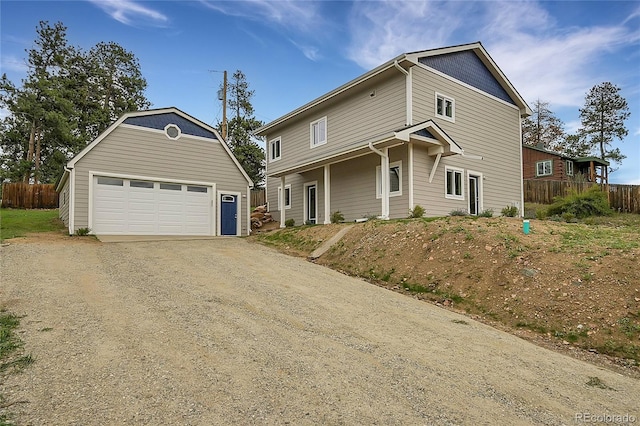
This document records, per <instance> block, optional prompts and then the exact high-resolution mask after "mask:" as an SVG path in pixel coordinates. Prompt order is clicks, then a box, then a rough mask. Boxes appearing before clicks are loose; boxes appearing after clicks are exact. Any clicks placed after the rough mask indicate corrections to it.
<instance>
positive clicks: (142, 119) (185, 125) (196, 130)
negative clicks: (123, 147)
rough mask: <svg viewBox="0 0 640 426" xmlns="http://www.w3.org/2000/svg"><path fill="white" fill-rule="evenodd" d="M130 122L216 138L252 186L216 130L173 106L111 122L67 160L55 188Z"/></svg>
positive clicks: (123, 116)
mask: <svg viewBox="0 0 640 426" xmlns="http://www.w3.org/2000/svg"><path fill="white" fill-rule="evenodd" d="M123 123H124V124H132V125H136V126H141V127H147V128H152V129H164V128H165V126H166V125H167V124H171V123H172V124H176V125H178V126H179V127H180V130H181V131H182V133H183V134H187V135H191V136H197V137H205V138H208V139H212V140H216V141H218V142H220V145H222V148H223V149H224V150H225V152H226V153H227V154H228V155H229V158H230V159H231V160H232V161H233V162H234V164H235V165H236V167H237V168H238V170H239V171H240V173H242V176H244V178H245V179H246V180H247V183H248V184H249V186H251V187H253V182H252V181H251V178H249V175H247V172H245V171H244V169H243V168H242V166H241V165H240V163H239V162H238V160H237V159H236V157H235V156H234V155H233V153H232V152H231V149H229V146H228V145H227V144H226V142H225V141H224V140H223V139H222V137H221V136H220V134H219V133H218V131H217V130H216V129H215V128H213V127H211V126H209V125H208V124H206V123H203V122H202V121H200V120H198V119H197V118H194V117H192V116H190V115H189V114H187V113H185V112H183V111H181V110H179V109H178V108H175V107H169V108H160V109H150V110H145V111H135V112H129V113H126V114H124V115H122V116H121V117H120V118H119V119H118V120H116V121H115V122H113V124H111V126H109V127H108V128H107V129H106V130H105V131H104V132H102V133H101V134H100V135H99V136H98V137H97V138H96V139H94V140H93V141H92V142H91V143H90V144H88V145H87V146H86V147H84V149H82V151H80V152H79V153H78V154H77V155H76V156H75V157H73V158H72V159H71V160H69V161H68V162H67V164H66V166H65V172H64V175H63V177H62V179H60V182H59V183H58V187H57V188H56V190H59V189H60V188H61V187H62V185H64V182H65V181H66V179H67V175H68V170H69V169H72V168H73V167H74V166H75V164H76V163H77V162H78V161H80V160H81V159H82V158H83V157H84V156H85V155H87V153H88V152H89V151H91V150H92V149H93V148H94V147H95V146H96V145H98V144H99V143H101V142H102V141H103V140H104V139H105V138H106V137H107V136H109V134H111V132H113V131H114V130H115V129H116V128H117V127H118V126H120V125H121V124H123Z"/></svg>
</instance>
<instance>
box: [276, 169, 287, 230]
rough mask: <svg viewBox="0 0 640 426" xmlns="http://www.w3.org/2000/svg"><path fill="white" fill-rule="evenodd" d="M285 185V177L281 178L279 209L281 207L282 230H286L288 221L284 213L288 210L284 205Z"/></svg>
mask: <svg viewBox="0 0 640 426" xmlns="http://www.w3.org/2000/svg"><path fill="white" fill-rule="evenodd" d="M284 183H285V177H284V176H282V177H281V178H280V188H281V189H280V191H278V207H280V228H285V224H284V221H285V220H286V218H285V217H284V216H285V215H284V212H285V211H286V210H287V209H286V208H285V205H284V191H285V189H284Z"/></svg>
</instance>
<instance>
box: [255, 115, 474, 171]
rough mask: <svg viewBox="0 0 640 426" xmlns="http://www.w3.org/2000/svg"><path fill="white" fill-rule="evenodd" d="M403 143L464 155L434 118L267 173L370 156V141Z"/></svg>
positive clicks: (432, 151) (381, 145) (380, 144)
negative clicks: (425, 132) (337, 151)
mask: <svg viewBox="0 0 640 426" xmlns="http://www.w3.org/2000/svg"><path fill="white" fill-rule="evenodd" d="M422 130H426V131H427V132H428V134H429V136H423V135H420V134H418V133H419V132H421V131H422ZM406 143H417V144H422V145H426V146H427V149H428V154H429V155H430V156H436V155H438V154H440V155H442V156H449V155H456V154H459V155H464V150H463V149H462V147H461V146H460V145H458V143H456V142H455V141H454V140H453V139H452V138H451V137H450V136H449V135H447V134H446V133H445V131H444V130H442V129H441V128H440V126H438V125H437V124H436V123H435V122H434V121H433V120H427V121H425V122H422V123H419V124H416V125H413V126H407V127H404V128H402V129H398V130H393V131H389V132H386V133H382V134H379V135H376V136H373V137H370V138H367V139H365V140H361V141H358V142H357V143H354V144H353V145H352V146H353V148H351V149H347V150H344V151H341V152H340V153H337V154H333V155H327V156H325V157H323V158H320V159H315V160H309V161H308V162H303V163H301V164H299V165H296V166H294V167H289V168H286V169H281V170H277V171H275V172H272V173H269V174H268V175H267V176H268V177H274V178H279V177H282V176H286V175H290V174H295V173H303V172H307V171H310V170H314V169H317V168H319V167H323V166H326V165H328V164H334V163H340V162H342V161H347V160H352V159H354V158H357V157H362V156H364V155H369V154H372V153H373V151H372V150H371V149H370V148H369V145H370V144H371V145H372V146H374V147H376V148H378V149H382V148H390V147H394V146H398V145H403V144H406Z"/></svg>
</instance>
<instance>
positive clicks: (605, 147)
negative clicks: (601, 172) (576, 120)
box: [579, 82, 630, 163]
mask: <svg viewBox="0 0 640 426" xmlns="http://www.w3.org/2000/svg"><path fill="white" fill-rule="evenodd" d="M618 92H620V88H619V87H617V86H615V85H614V84H612V83H610V82H604V83H601V84H598V85H595V86H593V87H592V88H591V90H590V91H589V93H587V95H586V97H585V102H584V108H581V109H580V121H581V123H582V127H581V128H580V130H579V133H580V136H581V137H583V138H584V140H585V142H586V143H587V144H588V145H589V147H590V148H591V150H592V151H599V153H600V158H601V159H603V160H611V161H613V162H615V163H620V162H621V161H622V160H623V159H624V158H626V156H625V155H623V154H622V153H621V152H620V149H618V148H615V149H611V148H610V145H611V143H612V142H613V141H614V140H615V139H622V138H624V137H625V136H627V134H628V133H629V132H628V130H627V128H626V127H625V125H624V121H625V120H626V119H627V118H629V115H630V113H629V107H628V106H627V101H626V99H625V98H623V97H622V96H621V95H620V94H619V93H618Z"/></svg>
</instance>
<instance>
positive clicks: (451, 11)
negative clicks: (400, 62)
mask: <svg viewBox="0 0 640 426" xmlns="http://www.w3.org/2000/svg"><path fill="white" fill-rule="evenodd" d="M474 8H475V5H474V4H473V2H448V3H443V2H432V1H429V0H421V1H407V2H399V1H395V0H384V1H378V2H356V3H354V5H353V8H352V10H351V14H350V16H349V19H348V24H347V25H348V26H349V30H350V32H351V38H352V39H351V42H350V47H349V48H348V52H347V56H348V57H349V59H351V60H353V61H354V62H357V63H358V64H359V65H361V66H362V67H363V68H365V69H371V68H374V67H376V66H378V65H380V64H382V63H384V62H386V61H388V60H389V59H392V58H393V57H395V56H397V55H399V54H401V53H403V52H410V51H416V50H424V49H429V48H434V47H442V46H444V45H446V44H447V43H448V42H449V40H450V39H451V38H452V36H453V34H454V32H455V31H456V30H458V29H459V28H460V27H462V26H465V25H468V22H467V19H466V18H467V17H466V16H465V15H466V14H467V13H469V12H470V11H471V10H473V9H474ZM469 41H476V40H467V41H465V42H469Z"/></svg>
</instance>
